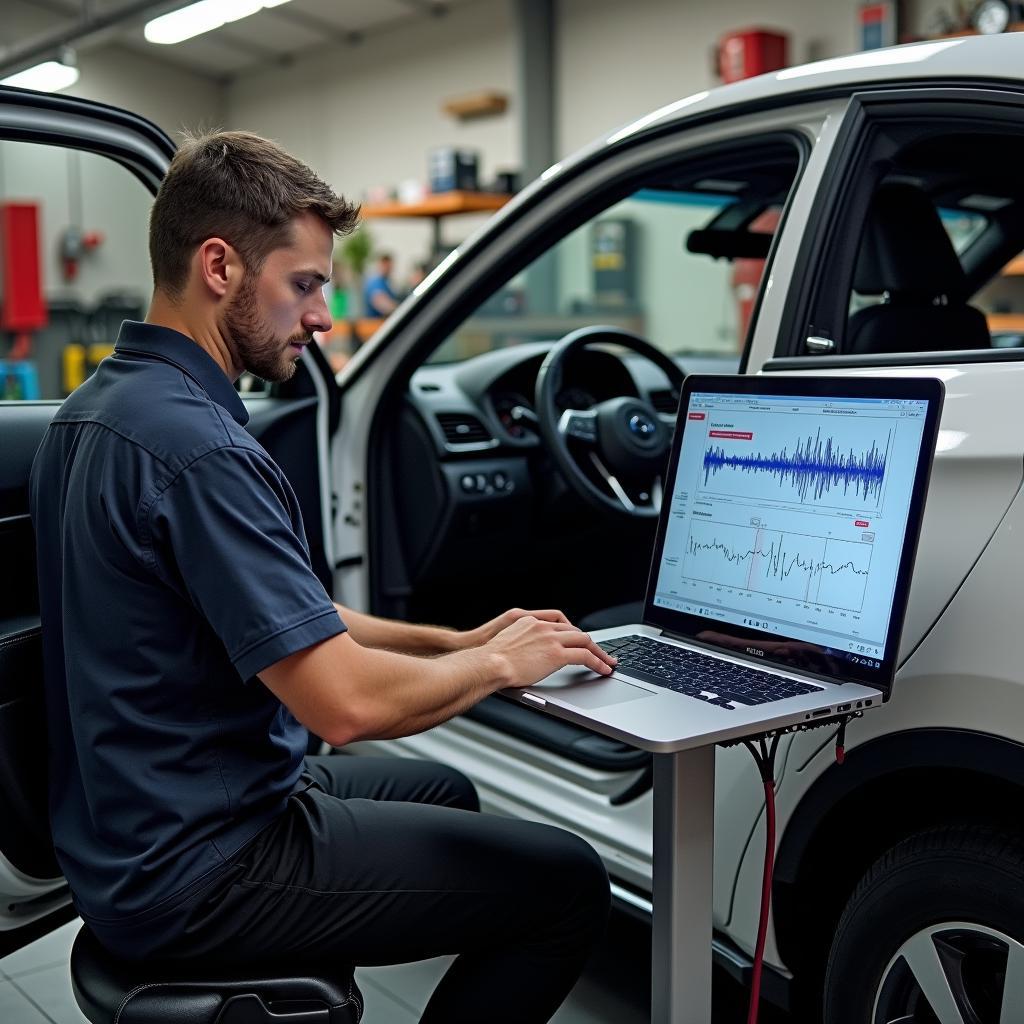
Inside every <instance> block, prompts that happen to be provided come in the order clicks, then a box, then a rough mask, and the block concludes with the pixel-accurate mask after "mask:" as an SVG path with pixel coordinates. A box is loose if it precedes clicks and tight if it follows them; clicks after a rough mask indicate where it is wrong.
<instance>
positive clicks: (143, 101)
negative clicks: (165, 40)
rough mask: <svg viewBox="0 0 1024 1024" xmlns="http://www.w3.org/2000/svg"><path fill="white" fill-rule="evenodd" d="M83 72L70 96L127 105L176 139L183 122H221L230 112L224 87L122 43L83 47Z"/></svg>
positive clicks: (192, 125)
mask: <svg viewBox="0 0 1024 1024" xmlns="http://www.w3.org/2000/svg"><path fill="white" fill-rule="evenodd" d="M78 67H79V69H80V71H81V77H80V78H79V79H78V81H77V82H76V83H75V85H73V86H72V87H71V88H70V89H67V90H65V91H66V93H67V95H69V96H82V97H85V98H86V99H90V100H98V101H99V102H101V103H109V104H110V105H111V106H114V107H127V108H128V109H129V110H131V111H133V112H134V113H136V114H142V115H143V117H147V118H149V119H150V120H151V121H154V122H156V124H158V125H159V126H160V127H161V128H163V130H164V131H165V132H167V133H168V134H169V135H170V136H171V137H172V138H176V133H177V132H179V131H180V130H181V129H182V128H183V127H188V128H195V127H197V126H206V127H217V126H220V125H223V124H224V119H225V115H226V108H225V95H226V91H225V88H224V86H223V85H222V84H220V82H218V81H217V80H216V79H213V78H209V77H207V76H205V75H199V74H193V73H192V72H189V71H185V70H183V69H181V68H178V67H175V66H174V65H173V64H168V63H167V62H166V61H161V60H155V59H154V58H152V57H148V56H145V55H143V54H141V53H138V52H136V51H135V50H132V49H129V48H128V47H124V46H105V47H103V48H101V49H95V50H84V51H80V52H79V55H78Z"/></svg>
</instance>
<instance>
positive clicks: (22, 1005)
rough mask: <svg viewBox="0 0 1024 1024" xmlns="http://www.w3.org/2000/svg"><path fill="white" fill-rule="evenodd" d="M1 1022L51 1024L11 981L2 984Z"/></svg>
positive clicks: (11, 1023) (0, 998) (0, 992)
mask: <svg viewBox="0 0 1024 1024" xmlns="http://www.w3.org/2000/svg"><path fill="white" fill-rule="evenodd" d="M0 1020H2V1021H3V1022H4V1024H49V1022H48V1021H47V1019H46V1017H44V1016H43V1014H41V1013H40V1012H39V1011H38V1010H37V1009H36V1008H35V1007H34V1006H33V1005H32V1004H31V1003H30V1002H29V1001H28V1000H27V999H26V998H25V997H24V996H23V995H22V994H21V993H20V992H19V991H18V990H17V989H16V988H15V987H14V986H13V985H12V984H11V983H10V982H9V981H4V982H0Z"/></svg>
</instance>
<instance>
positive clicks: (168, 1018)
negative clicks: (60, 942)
mask: <svg viewBox="0 0 1024 1024" xmlns="http://www.w3.org/2000/svg"><path fill="white" fill-rule="evenodd" d="M352 972H353V968H352V967H351V966H350V965H347V964H342V965H339V966H337V967H336V968H325V967H324V965H315V964H308V963H307V964H304V965H302V964H297V963H295V962H292V963H290V964H281V965H277V966H276V967H274V966H271V965H269V964H267V965H261V966H258V967H245V966H241V965H240V966H237V967H227V968H225V967H213V966H208V965H204V964H199V963H196V964H188V963H171V962H163V963H131V962H129V961H127V960H119V959H118V958H117V957H115V956H113V955H111V954H110V953H108V952H107V951H106V950H105V949H104V948H103V947H102V946H101V945H100V944H99V942H97V940H96V938H95V937H94V936H93V934H92V933H91V932H90V931H89V930H88V929H87V928H82V929H80V931H79V932H78V935H77V936H76V937H75V944H74V947H73V948H72V950H71V987H72V988H73V989H74V992H75V1000H76V1002H77V1003H78V1006H79V1009H80V1010H81V1011H82V1013H84V1014H85V1016H86V1017H88V1018H89V1020H90V1021H92V1024H359V1019H360V1017H362V1015H363V997H362V995H361V993H360V992H359V989H358V988H357V987H356V983H355V978H354V977H353V973H352Z"/></svg>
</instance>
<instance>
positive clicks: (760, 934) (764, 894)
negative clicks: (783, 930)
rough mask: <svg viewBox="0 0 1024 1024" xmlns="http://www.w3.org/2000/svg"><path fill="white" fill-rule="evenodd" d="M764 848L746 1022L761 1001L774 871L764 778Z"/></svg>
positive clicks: (770, 784)
mask: <svg viewBox="0 0 1024 1024" xmlns="http://www.w3.org/2000/svg"><path fill="white" fill-rule="evenodd" d="M764 810H765V830H766V835H765V848H764V877H763V879H762V881H761V918H760V920H759V921H758V925H757V945H756V946H755V947H754V963H753V967H752V968H751V973H750V1008H749V1010H748V1011H747V1024H757V1011H758V1007H759V1005H760V1002H761V964H762V962H763V961H764V943H765V939H766V938H767V936H768V911H769V910H770V908H771V904H772V874H773V873H774V871H775V780H774V779H771V778H765V780H764Z"/></svg>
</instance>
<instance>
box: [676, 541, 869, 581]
mask: <svg viewBox="0 0 1024 1024" xmlns="http://www.w3.org/2000/svg"><path fill="white" fill-rule="evenodd" d="M784 536H785V534H780V535H779V537H778V540H774V541H772V543H771V544H770V545H769V546H768V550H767V551H765V550H764V549H763V548H751V549H750V550H749V551H742V552H741V551H738V550H737V551H734V550H733V549H732V548H730V547H729V545H728V544H722V543H721V542H720V541H719V540H718V538H717V537H715V538H713V539H712V541H711V543H710V544H702V543H700V542H698V541H696V540H694V539H693V537H691V538H690V543H689V551H688V552H687V554H691V555H696V554H698V553H699V552H701V551H718V552H721V554H722V557H723V558H724V559H725V560H726V561H727V562H732V563H733V564H735V565H739V564H740V563H741V562H745V561H746V560H747V559H748V558H753V557H754V556H755V555H757V556H758V557H760V558H763V559H764V560H765V561H764V562H763V563H762V566H761V568H762V569H763V571H764V575H765V578H766V579H767V578H768V577H770V576H774V577H776V579H780V580H784V579H786V577H787V576H789V574H790V573H791V572H792V571H793V570H794V569H798V570H802V571H803V572H806V573H807V574H808V577H814V576H817V575H818V574H819V573H826V572H827V573H829V574H831V575H832V576H836V575H838V574H839V573H841V572H852V573H856V575H858V576H867V575H868V574H869V570H867V569H858V568H857V566H856V565H854V563H853V560H852V559H849V560H847V561H845V562H841V563H840V564H839V565H835V564H834V563H832V562H825V561H819V560H817V559H813V558H811V559H805V558H804V557H803V556H802V555H801V554H800V552H797V553H796V554H795V555H793V556H792V557H790V556H789V555H788V554H787V553H786V549H785V547H784V546H783V537H784Z"/></svg>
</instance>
